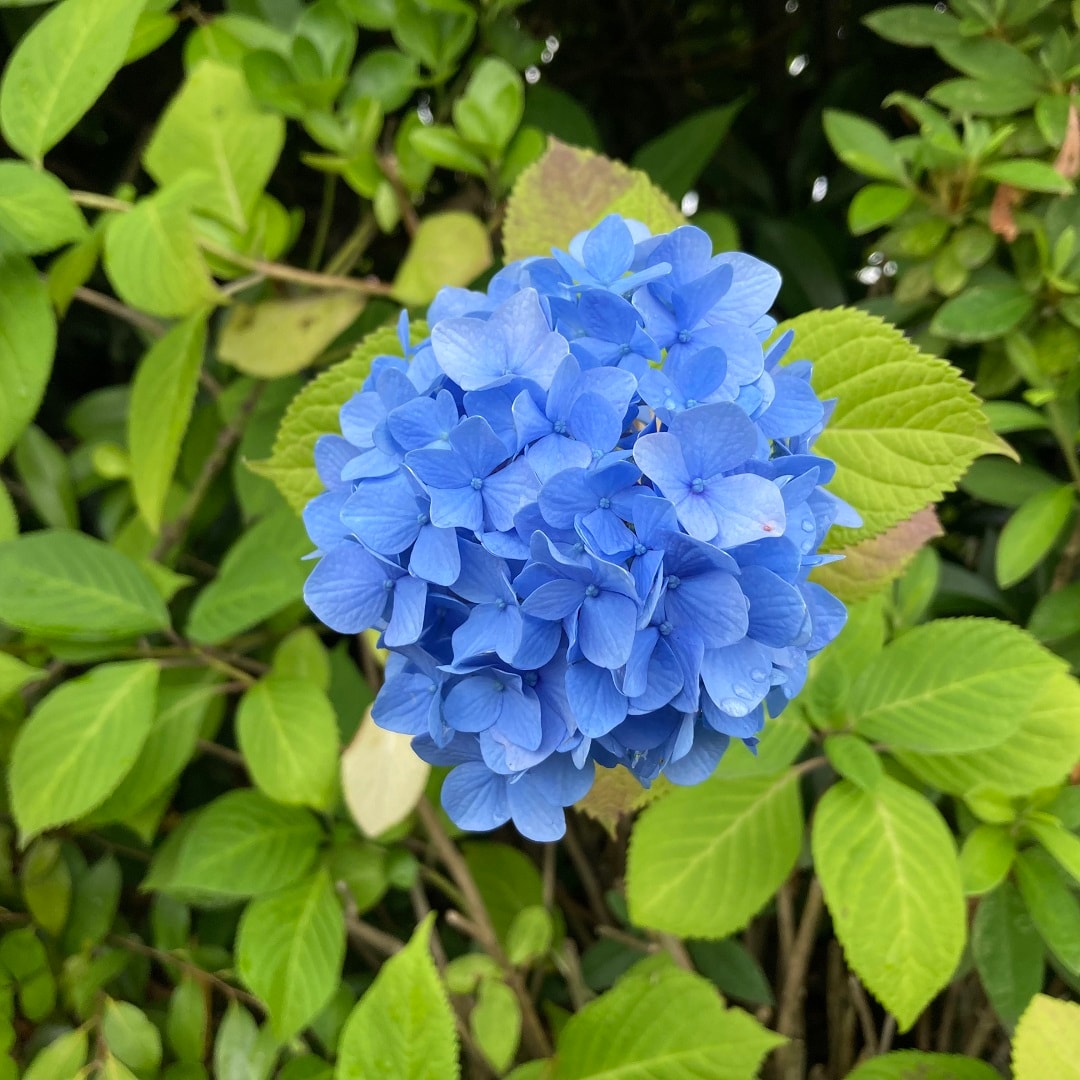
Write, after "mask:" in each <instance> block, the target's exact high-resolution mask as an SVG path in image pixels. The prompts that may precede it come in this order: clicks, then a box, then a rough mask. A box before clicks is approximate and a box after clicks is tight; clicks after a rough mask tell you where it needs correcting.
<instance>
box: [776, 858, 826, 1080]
mask: <svg viewBox="0 0 1080 1080" xmlns="http://www.w3.org/2000/svg"><path fill="white" fill-rule="evenodd" d="M824 907H825V902H824V897H823V895H822V891H821V883H820V882H819V881H818V879H817V878H814V879H813V880H812V881H811V882H810V888H809V889H808V890H807V893H806V904H805V905H804V906H803V913H802V918H801V919H800V920H799V926H798V929H797V930H796V931H795V936H794V938H793V939H792V942H791V950H790V952H789V953H788V955H787V959H786V962H785V963H784V982H783V987H782V989H781V991H780V1007H779V1012H778V1015H777V1021H776V1030H777V1031H778V1032H779V1033H780V1034H781V1035H784V1036H786V1037H787V1038H788V1039H789V1040H790V1041H789V1042H788V1044H787V1045H786V1046H784V1047H781V1049H780V1050H779V1052H778V1054H777V1066H776V1071H777V1075H778V1076H781V1077H783V1078H784V1080H798V1078H800V1077H801V1076H802V1075H803V1071H804V1065H805V1057H806V1045H805V1042H804V1041H803V1037H804V1035H805V1023H806V1022H805V1018H804V1016H803V1001H804V999H805V998H806V973H807V971H808V970H809V967H810V958H811V956H812V954H813V952H814V942H815V940H816V937H817V928H818V923H819V922H820V921H821V916H822V913H823V911H824Z"/></svg>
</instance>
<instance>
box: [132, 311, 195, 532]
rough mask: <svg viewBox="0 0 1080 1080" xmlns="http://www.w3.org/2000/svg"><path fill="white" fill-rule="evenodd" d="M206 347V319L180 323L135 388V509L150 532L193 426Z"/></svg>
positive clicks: (159, 344)
mask: <svg viewBox="0 0 1080 1080" xmlns="http://www.w3.org/2000/svg"><path fill="white" fill-rule="evenodd" d="M205 348H206V314H205V313H203V312H200V313H199V314H197V315H192V316H191V317H190V318H187V319H185V320H184V321H183V322H179V323H177V324H176V325H175V326H174V327H173V328H172V329H171V330H170V331H169V332H168V333H167V334H166V335H165V336H164V337H162V338H159V339H158V340H157V341H156V342H155V343H154V345H153V346H152V347H151V348H150V351H149V352H148V353H147V354H146V355H145V356H144V357H143V358H142V361H141V362H140V364H139V367H138V370H137V371H136V372H135V379H134V381H133V382H132V386H131V407H130V411H129V413H128V449H129V451H130V455H131V487H132V490H133V492H134V494H135V505H136V506H138V508H139V512H140V513H141V514H142V516H143V520H145V522H146V524H147V525H148V526H149V528H150V531H151V532H153V533H157V531H158V530H159V529H160V528H161V516H162V514H163V513H164V510H165V497H166V495H168V493H169V487H170V485H171V484H172V479H173V473H174V471H175V470H176V463H177V461H178V460H179V458H180V445H181V443H182V442H183V440H184V432H185V431H187V426H188V424H189V423H190V421H191V413H192V409H193V408H194V406H195V395H196V394H197V393H198V389H199V370H200V369H201V367H202V361H203V351H204V350H205Z"/></svg>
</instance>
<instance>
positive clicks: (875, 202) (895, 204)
mask: <svg viewBox="0 0 1080 1080" xmlns="http://www.w3.org/2000/svg"><path fill="white" fill-rule="evenodd" d="M914 200H915V193H914V192H913V191H909V190H908V189H907V188H901V187H897V186H896V185H895V184H867V185H866V187H864V188H860V189H859V191H858V192H857V193H856V195H855V198H854V199H852V200H851V205H850V206H849V207H848V228H849V229H850V230H851V232H852V233H854V235H855V236H862V235H863V234H864V233H868V232H872V231H873V230H874V229H878V228H880V227H881V226H882V225H888V223H889V222H890V221H895V220H896V218H898V217H899V216H900V215H901V214H902V213H903V212H904V211H905V210H906V209H907V208H908V207H909V206H911V204H912V202H914Z"/></svg>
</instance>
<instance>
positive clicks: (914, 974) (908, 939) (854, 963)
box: [811, 639, 965, 1031]
mask: <svg viewBox="0 0 1080 1080" xmlns="http://www.w3.org/2000/svg"><path fill="white" fill-rule="evenodd" d="M901 640H902V639H901ZM811 841H812V848H813V855H814V865H815V866H816V868H817V872H818V876H819V878H820V879H821V885H822V889H823V890H824V893H825V902H826V904H827V905H828V907H829V912H830V913H831V915H832V919H833V927H834V929H835V932H836V936H837V937H838V938H839V939H840V944H841V945H842V946H843V948H844V955H845V956H846V958H847V961H848V964H849V965H850V966H851V968H852V970H853V971H854V972H855V973H856V974H857V975H858V976H859V978H860V979H861V980H862V981H863V982H864V983H865V984H866V986H867V988H868V989H869V990H870V991H871V992H872V993H873V994H874V996H875V997H877V998H878V1000H879V1001H880V1002H881V1003H882V1005H884V1006H885V1008H886V1009H888V1011H889V1012H891V1013H892V1014H893V1015H894V1016H895V1017H896V1019H897V1023H898V1024H899V1027H900V1030H901V1031H906V1030H907V1029H908V1028H910V1027H911V1025H912V1024H913V1023H914V1022H915V1020H916V1019H917V1018H918V1016H919V1014H920V1013H921V1012H922V1011H923V1009H924V1008H925V1007H926V1006H927V1005H928V1004H929V1003H930V1001H931V1000H932V999H933V998H934V997H935V995H936V994H937V993H938V991H939V990H941V988H942V987H943V986H945V984H946V983H947V982H948V981H949V979H950V978H951V977H952V974H953V971H954V970H955V968H956V965H957V962H958V961H959V959H960V953H961V951H962V950H963V946H964V922H965V910H964V894H963V889H962V887H961V883H960V871H959V868H958V866H957V861H956V849H955V847H954V844H953V838H952V835H951V834H950V832H949V830H948V827H947V826H946V825H945V822H944V821H943V820H942V818H941V815H940V814H939V813H938V812H937V810H936V809H935V808H934V807H933V806H932V805H931V804H930V803H929V802H927V800H926V799H924V798H923V797H922V796H921V795H917V794H916V793H915V792H913V791H912V790H911V789H910V788H907V787H905V786H904V785H903V784H900V783H898V782H897V781H895V780H893V779H892V778H891V777H885V778H883V780H882V781H881V783H880V784H879V786H878V788H877V789H876V790H875V791H874V792H873V793H872V794H871V793H868V792H864V791H861V790H860V789H859V788H857V787H856V786H855V785H854V784H852V783H849V782H848V781H846V780H841V781H840V783H838V784H836V785H834V786H833V787H831V788H829V790H828V791H826V792H825V794H824V795H823V796H822V798H821V801H820V802H819V803H818V806H817V810H816V812H815V814H814V822H813V829H812V832H811Z"/></svg>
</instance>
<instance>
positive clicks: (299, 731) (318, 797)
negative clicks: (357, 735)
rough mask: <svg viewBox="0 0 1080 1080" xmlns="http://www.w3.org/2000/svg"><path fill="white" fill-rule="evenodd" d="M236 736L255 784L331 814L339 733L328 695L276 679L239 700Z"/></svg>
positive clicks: (280, 798)
mask: <svg viewBox="0 0 1080 1080" xmlns="http://www.w3.org/2000/svg"><path fill="white" fill-rule="evenodd" d="M236 735H237V739H238V741H239V744H240V750H241V751H242V752H243V755H244V760H245V761H246V762H247V766H248V769H249V770H250V771H251V777H252V779H253V780H254V781H255V783H256V785H258V787H259V788H261V789H262V791H263V792H265V793H266V794H267V795H269V796H270V798H271V799H273V800H275V801H276V802H280V803H286V804H292V805H302V806H312V807H314V808H316V809H319V810H329V809H330V808H331V807H332V805H333V802H334V796H335V794H336V789H337V772H338V730H337V720H336V718H335V716H334V708H333V706H332V705H331V704H330V702H329V700H328V699H327V697H326V694H325V693H324V692H323V691H322V690H320V689H319V688H318V687H317V686H313V685H312V684H311V683H306V682H299V681H297V680H295V679H283V678H280V677H277V676H272V677H270V678H268V679H263V680H262V681H261V682H258V683H256V684H255V685H254V686H253V687H252V688H251V689H250V690H248V691H247V693H245V694H244V697H243V699H242V700H241V702H240V708H239V710H238V712H237V715H236Z"/></svg>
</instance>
